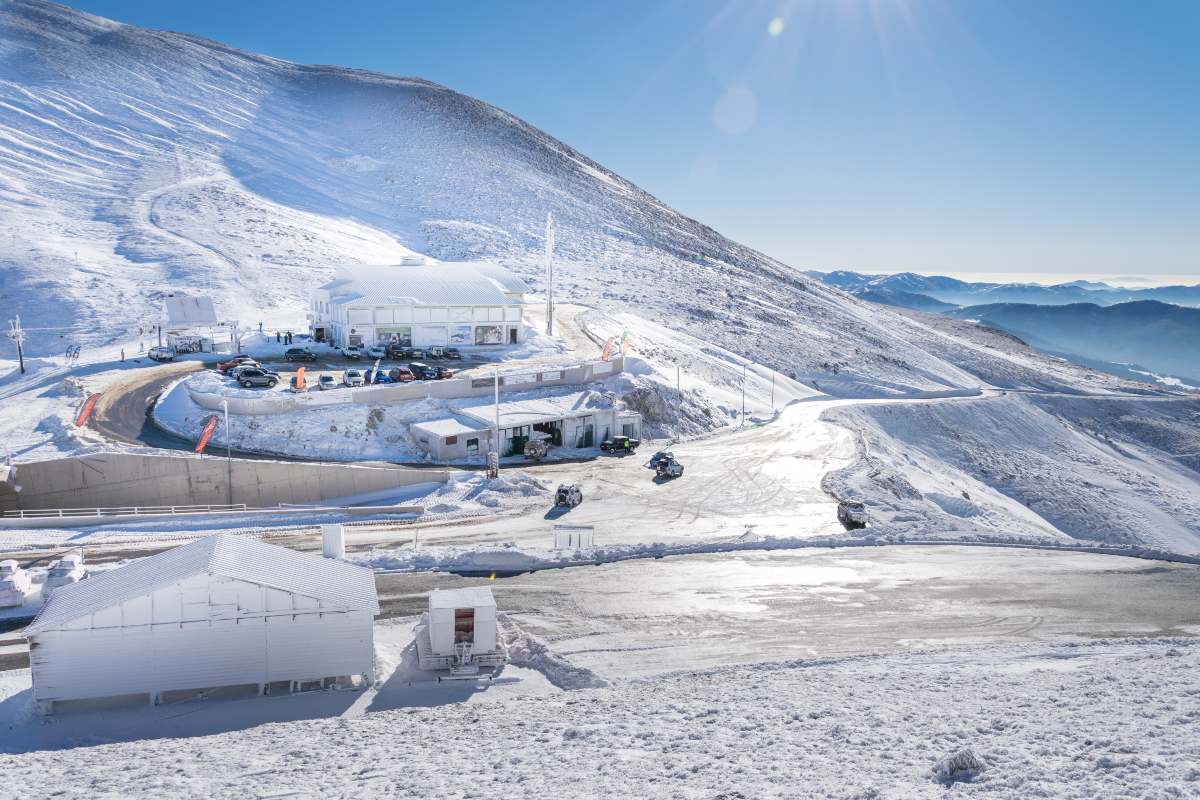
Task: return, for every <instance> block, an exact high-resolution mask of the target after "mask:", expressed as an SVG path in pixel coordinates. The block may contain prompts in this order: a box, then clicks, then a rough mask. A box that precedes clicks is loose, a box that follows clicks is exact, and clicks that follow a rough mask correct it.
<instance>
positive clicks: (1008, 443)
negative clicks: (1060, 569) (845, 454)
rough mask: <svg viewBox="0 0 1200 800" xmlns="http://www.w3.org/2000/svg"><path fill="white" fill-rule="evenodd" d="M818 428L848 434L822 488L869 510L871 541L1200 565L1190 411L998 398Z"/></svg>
mask: <svg viewBox="0 0 1200 800" xmlns="http://www.w3.org/2000/svg"><path fill="white" fill-rule="evenodd" d="M826 419H828V420H829V421H831V422H835V423H838V424H841V425H845V426H847V427H850V428H852V429H854V430H857V431H859V432H860V434H861V436H862V440H863V448H864V451H865V457H864V458H863V459H862V460H860V461H859V462H858V463H856V464H855V465H853V466H851V467H848V468H846V469H844V470H841V471H840V472H837V473H834V474H832V475H830V476H829V477H828V478H827V479H826V483H827V485H828V486H829V487H830V488H831V489H832V490H833V491H835V492H836V493H837V494H839V495H840V496H858V497H868V498H870V499H871V501H872V504H873V507H874V508H875V514H876V521H877V522H878V523H879V526H880V530H879V533H881V534H898V533H899V534H908V535H911V536H918V537H922V536H930V535H931V534H934V533H941V534H948V533H953V532H963V533H964V534H965V535H972V534H979V533H984V534H985V535H986V534H988V533H991V534H992V535H1000V536H1003V535H1004V534H1009V535H1012V536H1017V537H1026V538H1032V539H1039V538H1043V537H1044V536H1045V535H1046V533H1047V531H1059V532H1061V533H1063V534H1066V535H1068V536H1070V537H1072V538H1074V539H1077V540H1081V541H1093V542H1104V543H1109V544H1125V545H1140V546H1147V545H1148V546H1151V547H1155V548H1158V549H1162V550H1170V551H1174V552H1178V553H1200V472H1198V471H1197V466H1198V464H1197V456H1196V453H1197V451H1198V450H1200V435H1198V434H1197V430H1198V429H1200V428H1198V423H1200V403H1197V402H1196V401H1195V400H1189V399H1182V398H1180V399H1158V398H1156V399H1150V398H1147V399H1145V400H1131V399H1126V398H1100V397H1096V398H1081V397H1071V396H1065V395H1049V394H1044V395H1017V394H1009V395H1008V396H1001V397H984V398H979V399H977V400H962V401H957V402H953V403H947V402H943V403H920V404H917V403H909V404H903V405H901V404H894V405H864V406H855V407H849V408H836V409H833V410H831V411H830V412H828V414H827V415H826ZM1014 501H1015V502H1014Z"/></svg>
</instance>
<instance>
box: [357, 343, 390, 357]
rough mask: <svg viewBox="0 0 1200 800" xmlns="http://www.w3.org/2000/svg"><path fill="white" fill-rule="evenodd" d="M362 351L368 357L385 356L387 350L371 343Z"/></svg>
mask: <svg viewBox="0 0 1200 800" xmlns="http://www.w3.org/2000/svg"><path fill="white" fill-rule="evenodd" d="M363 352H364V353H366V355H367V357H368V358H387V350H384V349H383V348H382V347H380V346H379V345H374V344H373V345H371V346H370V347H368V348H367V349H365V350H363Z"/></svg>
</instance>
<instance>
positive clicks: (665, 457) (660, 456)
mask: <svg viewBox="0 0 1200 800" xmlns="http://www.w3.org/2000/svg"><path fill="white" fill-rule="evenodd" d="M674 460H675V454H674V453H672V452H671V451H670V450H659V451H658V452H657V453H655V454H654V455H652V456H650V463H649V464H648V465H647V466H649V467H650V469H658V465H659V464H661V463H662V462H663V461H674Z"/></svg>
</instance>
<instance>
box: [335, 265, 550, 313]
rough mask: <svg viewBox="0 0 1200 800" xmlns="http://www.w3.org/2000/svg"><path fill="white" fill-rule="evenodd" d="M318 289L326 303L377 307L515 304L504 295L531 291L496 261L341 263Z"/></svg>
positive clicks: (516, 302) (515, 303)
mask: <svg viewBox="0 0 1200 800" xmlns="http://www.w3.org/2000/svg"><path fill="white" fill-rule="evenodd" d="M320 288H322V289H324V290H326V291H328V292H329V294H330V299H329V302H330V303H335V304H338V305H345V304H349V303H361V304H363V305H379V306H388V305H421V306H439V305H441V306H454V305H458V306H476V305H478V306H497V305H519V304H520V301H519V300H514V299H511V298H509V297H508V296H507V295H508V294H525V293H526V292H528V291H530V289H529V286H528V285H527V284H526V283H525V281H523V280H521V279H520V278H518V277H517V276H516V275H514V274H513V273H512V272H510V271H509V270H507V269H505V268H504V267H502V266H500V265H499V264H490V263H486V262H475V261H457V262H433V263H430V264H394V265H383V266H381V265H355V266H346V267H341V268H340V269H339V270H338V276H337V278H335V279H334V280H332V281H330V282H329V283H326V284H324V285H322V286H321V287H320Z"/></svg>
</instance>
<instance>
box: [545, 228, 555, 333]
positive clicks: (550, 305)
mask: <svg viewBox="0 0 1200 800" xmlns="http://www.w3.org/2000/svg"><path fill="white" fill-rule="evenodd" d="M546 335H547V336H553V335H554V215H553V214H552V213H551V212H549V211H547V212H546Z"/></svg>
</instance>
